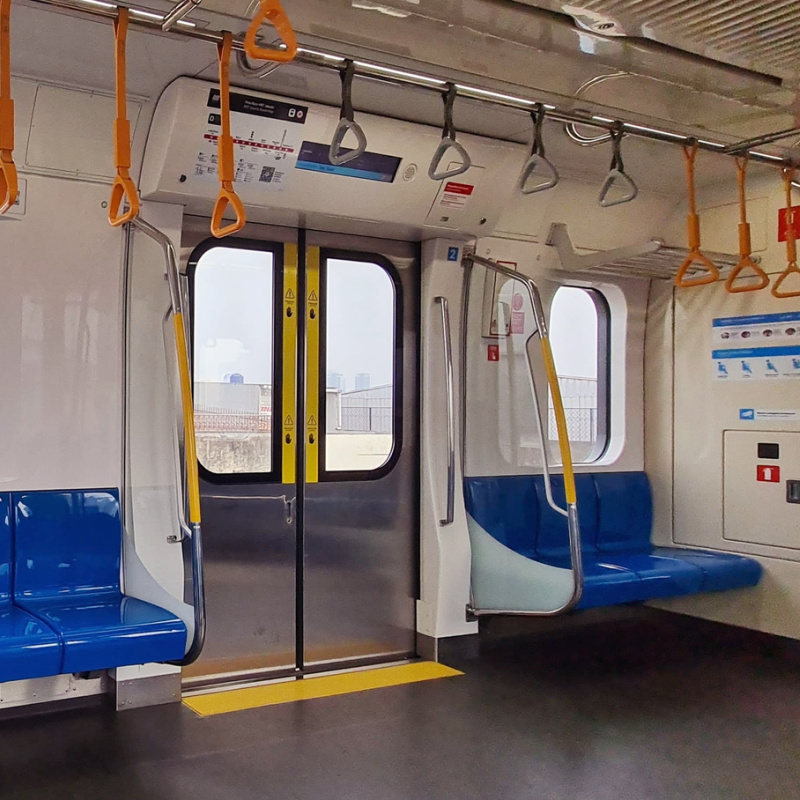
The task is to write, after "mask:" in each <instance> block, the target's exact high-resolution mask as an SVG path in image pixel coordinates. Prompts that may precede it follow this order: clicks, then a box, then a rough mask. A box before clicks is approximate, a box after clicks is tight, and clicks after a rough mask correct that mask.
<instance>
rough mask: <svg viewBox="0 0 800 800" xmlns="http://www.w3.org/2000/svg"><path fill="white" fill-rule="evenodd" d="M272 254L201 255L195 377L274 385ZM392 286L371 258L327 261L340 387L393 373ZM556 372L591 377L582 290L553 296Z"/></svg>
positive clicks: (333, 356)
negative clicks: (237, 377)
mask: <svg viewBox="0 0 800 800" xmlns="http://www.w3.org/2000/svg"><path fill="white" fill-rule="evenodd" d="M272 266H273V257H272V254H271V253H265V252H261V251H257V250H244V249H234V248H228V247H217V248H213V249H212V250H209V251H208V252H207V253H205V254H204V255H203V256H202V258H201V260H200V265H199V267H198V270H197V276H196V281H195V375H196V379H197V380H198V381H207V382H212V383H215V382H219V381H224V380H226V376H229V375H230V374H232V373H239V374H241V375H242V376H244V382H245V383H264V384H266V383H272V381H273V379H272V347H273V343H272V330H273V284H272V280H273V279H272ZM393 307H394V284H393V283H392V281H391V279H390V278H389V276H388V275H387V274H386V272H385V271H384V270H383V269H382V268H381V267H379V266H377V265H375V264H365V263H362V262H350V261H342V260H338V259H332V260H331V261H329V262H328V307H327V315H328V317H327V326H328V344H327V358H328V363H327V367H326V369H327V372H329V373H331V372H339V373H341V374H342V375H344V378H345V388H346V389H353V388H355V376H356V375H357V374H358V373H361V372H366V373H369V375H370V379H371V384H372V386H379V385H381V384H384V383H389V382H390V381H391V379H392V364H393V350H394V324H395V322H394V316H393V313H392V309H393ZM550 335H551V339H552V344H553V353H554V357H555V360H556V366H557V368H558V372H559V374H560V375H571V376H577V377H587V378H596V377H597V312H596V311H595V307H594V303H593V302H592V300H591V298H590V297H589V296H588V294H587V293H586V292H585V291H583V290H582V289H572V288H565V289H561V290H560V291H559V292H558V294H557V295H556V299H555V302H554V303H553V309H552V312H551V316H550Z"/></svg>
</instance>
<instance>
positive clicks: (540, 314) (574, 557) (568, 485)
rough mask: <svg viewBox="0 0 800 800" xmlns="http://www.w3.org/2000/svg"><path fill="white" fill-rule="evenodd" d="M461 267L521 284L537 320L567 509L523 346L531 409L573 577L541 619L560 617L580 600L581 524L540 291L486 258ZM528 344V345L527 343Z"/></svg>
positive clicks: (470, 257) (547, 492)
mask: <svg viewBox="0 0 800 800" xmlns="http://www.w3.org/2000/svg"><path fill="white" fill-rule="evenodd" d="M462 263H463V265H464V266H465V267H466V268H467V269H470V268H471V266H472V265H473V264H478V265H480V266H482V267H484V268H485V269H489V270H492V271H493V272H496V273H497V274H499V275H503V276H505V277H506V278H508V279H510V280H512V281H518V282H519V283H522V284H523V285H524V286H525V288H526V289H527V292H528V296H529V299H530V301H531V306H532V307H533V315H534V318H535V320H536V330H535V331H534V332H533V334H531V338H533V336H536V335H537V334H538V337H539V346H540V348H541V351H542V358H543V360H544V366H545V372H546V374H547V385H548V388H549V390H550V396H551V398H552V401H553V412H554V415H555V419H556V430H557V432H558V447H559V451H560V453H561V462H562V467H563V470H564V494H565V499H566V501H567V508H566V509H563V508H561V506H559V505H558V504H557V503H556V501H555V498H554V497H553V486H552V479H551V473H550V463H549V460H548V445H547V439H546V436H545V432H544V423H543V421H542V413H541V411H542V407H541V404H540V402H539V396H538V391H537V388H536V377H535V370H534V366H533V362H532V361H531V356H530V351H529V348H528V347H527V342H526V347H525V353H526V356H527V359H528V367H529V369H530V371H531V382H532V385H533V396H534V405H535V407H536V408H535V412H536V413H535V417H536V427H537V431H538V434H539V445H540V447H541V450H542V472H543V475H544V489H545V496H546V498H547V504H548V505H549V506H550V507H551V508H552V509H553V510H554V511H555V512H557V513H558V514H561V515H562V516H564V517H566V518H567V528H568V531H569V552H570V564H571V570H572V575H573V590H572V595H571V596H570V598H569V600H568V601H567V602H566V603H565V604H564V606H563V607H561V608H559V609H556V610H555V611H552V612H548V613H547V614H544V615H542V616H552V615H555V614H563V613H565V612H567V611H569V610H571V609H572V608H574V607H575V606H576V605H577V604H578V602H579V601H580V599H581V595H582V593H583V559H582V555H581V533H580V522H579V519H578V495H577V490H576V488H575V470H574V466H573V463H572V448H571V446H570V441H569V432H568V429H567V416H566V413H565V411H564V402H563V399H562V396H561V386H560V385H559V382H558V372H557V371H556V366H555V360H554V359H553V350H552V348H551V346H550V337H549V334H548V330H547V318H546V316H545V312H544V304H543V303H542V296H541V294H540V293H539V287H538V286H537V285H536V283H535V282H534V281H533V280H532V279H531V278H529V277H527V276H526V275H521V274H520V273H519V272H517V271H516V270H513V269H510V268H509V267H505V266H503V265H502V264H498V263H497V262H496V261H492V260H491V259H488V258H482V257H481V256H478V255H475V254H466V255H465V256H464V259H463V262H462ZM528 341H530V339H529V340H528Z"/></svg>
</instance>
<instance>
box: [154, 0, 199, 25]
mask: <svg viewBox="0 0 800 800" xmlns="http://www.w3.org/2000/svg"><path fill="white" fill-rule="evenodd" d="M202 2H203V0H179V2H178V3H176V4H175V7H174V8H173V9H172V11H168V12H167V13H166V14H165V16H164V21H163V22H162V23H161V30H162V31H169V30H172V28H174V27H175V26H176V25H177V24H178V23H179V22H180V21H181V20H182V19H184V18H185V17H188V16H189V14H191V13H192V11H194V10H195V9H196V8H197V7H198V6H199V5H200V4H201V3H202Z"/></svg>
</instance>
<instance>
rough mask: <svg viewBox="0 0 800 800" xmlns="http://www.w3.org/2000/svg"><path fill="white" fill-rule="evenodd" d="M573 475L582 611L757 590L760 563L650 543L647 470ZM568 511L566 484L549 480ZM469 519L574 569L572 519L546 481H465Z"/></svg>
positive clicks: (528, 552)
mask: <svg viewBox="0 0 800 800" xmlns="http://www.w3.org/2000/svg"><path fill="white" fill-rule="evenodd" d="M575 477H576V490H577V495H578V510H579V515H580V525H581V552H582V557H583V567H584V591H583V596H582V598H581V601H580V604H579V606H578V607H579V608H592V607H597V606H607V605H616V604H620V603H632V602H642V601H645V600H652V599H656V598H664V597H677V596H680V595H689V594H696V593H700V592H717V591H725V590H728V589H738V588H745V587H749V586H755V585H756V584H757V583H758V581H759V579H760V577H761V565H760V564H759V563H758V562H757V561H755V560H753V559H751V558H745V557H743V556H738V555H733V554H728V553H714V552H708V551H704V550H688V549H686V550H684V549H680V548H654V547H653V545H652V543H651V542H650V532H651V529H652V524H653V504H652V495H651V490H650V482H649V480H648V478H647V476H646V475H645V474H644V473H643V472H616V473H614V472H603V473H594V474H588V473H582V474H578V475H576V476H575ZM552 485H553V496H554V499H555V501H556V503H557V504H559V505H560V506H562V507H563V506H564V504H565V497H564V481H563V477H562V476H560V475H554V476H553V479H552ZM465 497H466V506H467V512H468V513H469V515H470V516H471V517H472V518H473V519H474V520H475V521H476V522H477V523H478V524H479V525H480V526H481V527H482V528H483V529H484V530H485V531H486V532H487V533H488V534H489V535H491V536H493V537H494V538H495V539H497V540H498V541H500V542H501V543H502V544H504V545H505V546H506V547H508V548H509V549H511V550H513V551H514V552H516V553H518V554H519V555H522V556H525V557H526V558H529V559H532V560H536V561H539V562H541V563H544V564H548V565H551V566H554V567H562V568H569V566H570V555H569V535H568V528H567V520H566V519H565V517H564V516H563V515H561V514H559V513H557V512H556V511H554V510H553V509H552V508H551V507H550V505H549V504H548V502H547V497H546V493H545V484H544V478H543V476H541V475H530V476H500V477H487V478H468V479H467V480H466V483H465Z"/></svg>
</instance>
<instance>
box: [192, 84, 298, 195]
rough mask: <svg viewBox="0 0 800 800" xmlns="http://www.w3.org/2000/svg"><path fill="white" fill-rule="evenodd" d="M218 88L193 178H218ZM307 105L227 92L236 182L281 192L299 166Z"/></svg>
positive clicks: (212, 98) (212, 96) (210, 104)
mask: <svg viewBox="0 0 800 800" xmlns="http://www.w3.org/2000/svg"><path fill="white" fill-rule="evenodd" d="M219 109H220V101H219V90H218V89H212V90H211V91H210V92H209V97H208V118H207V126H206V131H205V133H204V134H203V144H202V145H201V147H200V150H199V151H198V153H197V157H196V159H195V167H194V171H195V175H196V176H198V177H209V178H214V179H216V178H217V140H218V139H219V135H220V131H221V124H222V120H221V117H220V112H219ZM307 118H308V107H307V106H300V105H295V104H293V103H282V102H280V101H279V100H268V99H266V98H262V97H253V96H252V95H246V94H237V93H235V92H232V93H231V135H232V136H233V163H234V166H235V168H236V182H237V183H255V184H258V186H259V188H263V189H272V190H278V191H279V190H281V189H282V188H283V187H284V186H285V184H286V181H287V177H288V175H289V174H291V170H293V169H294V166H295V164H296V163H297V156H298V154H299V153H300V145H301V144H302V143H303V131H304V129H305V127H304V126H305V123H306V119H307Z"/></svg>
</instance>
